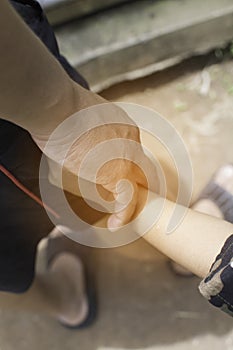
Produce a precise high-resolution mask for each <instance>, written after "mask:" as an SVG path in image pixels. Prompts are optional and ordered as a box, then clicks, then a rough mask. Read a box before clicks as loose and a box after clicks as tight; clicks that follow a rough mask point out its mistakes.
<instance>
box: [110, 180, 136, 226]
mask: <svg viewBox="0 0 233 350" xmlns="http://www.w3.org/2000/svg"><path fill="white" fill-rule="evenodd" d="M130 185H131V186H130V189H129V186H128V188H127V189H126V188H125V190H124V191H122V192H120V193H119V194H118V195H117V198H116V204H115V213H114V214H112V215H111V216H110V217H109V219H108V229H109V230H110V231H115V230H116V229H119V228H120V227H121V226H124V225H126V224H128V223H129V222H130V220H131V219H132V217H133V215H134V213H135V211H136V207H137V197H138V187H137V185H136V184H134V185H133V184H132V183H131V184H130ZM122 208H123V209H122Z"/></svg>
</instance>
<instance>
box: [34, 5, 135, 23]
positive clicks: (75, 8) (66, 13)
mask: <svg viewBox="0 0 233 350" xmlns="http://www.w3.org/2000/svg"><path fill="white" fill-rule="evenodd" d="M129 1H130V0H39V2H40V3H41V5H42V6H43V7H44V8H45V9H46V11H47V16H48V19H49V22H50V23H51V24H53V25H57V24H60V23H64V22H67V21H69V20H72V19H74V18H79V17H83V16H86V15H89V14H92V13H94V12H96V11H100V10H103V9H106V8H110V7H112V6H116V5H118V4H122V3H124V2H129ZM131 1H132V0H131Z"/></svg>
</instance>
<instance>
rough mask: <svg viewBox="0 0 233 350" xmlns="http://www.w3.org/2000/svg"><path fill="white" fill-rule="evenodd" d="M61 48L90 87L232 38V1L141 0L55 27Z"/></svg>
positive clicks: (134, 75)
mask: <svg viewBox="0 0 233 350" xmlns="http://www.w3.org/2000/svg"><path fill="white" fill-rule="evenodd" d="M56 35H57V38H58V41H59V44H60V48H61V51H62V52H63V54H64V55H65V56H66V57H67V58H68V59H69V60H70V62H71V63H72V64H73V65H74V66H75V67H76V68H77V69H78V70H79V71H80V73H82V74H83V75H84V76H85V78H86V79H87V80H88V81H89V83H90V85H91V87H92V89H93V90H94V91H100V90H101V89H103V88H106V87H109V86H110V85H112V84H115V83H118V82H121V81H123V80H127V79H135V78H138V77H141V76H145V75H148V74H151V73H152V72H155V71H158V70H161V69H164V68H166V67H168V66H171V65H174V64H176V63H178V62H180V61H181V60H183V59H185V58H188V57H190V56H192V55H196V54H203V53H206V52H208V51H210V50H212V49H214V48H216V47H223V46H224V45H226V43H228V42H229V41H231V40H232V39H233V2H232V0H221V1H219V0H211V1H203V0H195V1H193V0H159V1H153V0H144V1H134V2H132V3H129V4H124V5H121V6H118V7H116V8H113V9H109V10H105V11H103V12H102V13H101V12H99V13H97V14H95V15H92V16H88V17H86V18H82V19H79V20H76V21H73V22H71V23H68V24H66V25H63V26H61V27H60V28H57V29H56Z"/></svg>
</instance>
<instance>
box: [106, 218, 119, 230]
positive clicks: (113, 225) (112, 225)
mask: <svg viewBox="0 0 233 350" xmlns="http://www.w3.org/2000/svg"><path fill="white" fill-rule="evenodd" d="M121 226H122V221H121V220H120V219H119V218H118V217H115V216H111V217H110V218H109V219H108V229H109V231H111V232H115V231H118V230H119V228H120V227H121Z"/></svg>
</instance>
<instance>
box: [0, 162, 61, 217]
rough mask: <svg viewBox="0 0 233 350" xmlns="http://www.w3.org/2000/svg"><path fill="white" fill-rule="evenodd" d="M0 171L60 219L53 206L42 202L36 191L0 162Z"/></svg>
mask: <svg viewBox="0 0 233 350" xmlns="http://www.w3.org/2000/svg"><path fill="white" fill-rule="evenodd" d="M0 171H1V172H2V173H3V174H4V175H6V177H8V179H10V180H11V181H12V182H13V183H14V184H15V186H17V187H18V188H19V189H20V190H21V191H23V192H24V193H25V194H26V195H27V196H28V197H30V198H31V199H33V200H34V201H35V202H36V203H38V204H39V205H40V206H41V207H43V208H45V209H46V210H48V211H49V212H50V213H51V214H52V215H53V216H55V217H56V218H57V219H60V215H59V214H58V213H56V212H55V211H54V210H53V209H52V208H50V207H49V206H48V205H47V204H45V203H44V202H42V200H41V199H40V198H39V197H37V196H36V195H35V194H34V193H32V192H31V191H30V190H29V189H28V188H27V187H25V186H24V185H23V184H22V183H21V182H20V181H19V180H17V179H16V178H15V177H14V175H12V174H11V173H10V172H9V171H8V170H7V169H6V168H5V167H4V166H3V165H1V164H0Z"/></svg>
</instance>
